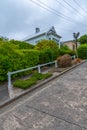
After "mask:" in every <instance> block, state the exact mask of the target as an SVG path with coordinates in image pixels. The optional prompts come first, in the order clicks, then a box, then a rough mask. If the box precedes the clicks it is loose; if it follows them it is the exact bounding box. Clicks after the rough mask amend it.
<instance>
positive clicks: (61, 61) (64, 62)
mask: <svg viewBox="0 0 87 130" xmlns="http://www.w3.org/2000/svg"><path fill="white" fill-rule="evenodd" d="M57 62H58V66H59V67H69V66H71V65H72V58H71V56H70V55H68V54H65V55H63V56H60V57H58V58H57Z"/></svg>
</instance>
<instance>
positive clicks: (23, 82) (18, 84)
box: [13, 72, 52, 89]
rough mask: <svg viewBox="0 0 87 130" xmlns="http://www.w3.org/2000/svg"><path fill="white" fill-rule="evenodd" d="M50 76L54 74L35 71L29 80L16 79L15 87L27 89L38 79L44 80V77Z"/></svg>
mask: <svg viewBox="0 0 87 130" xmlns="http://www.w3.org/2000/svg"><path fill="white" fill-rule="evenodd" d="M50 76H52V74H51V73H46V74H41V73H37V72H35V73H34V74H33V75H32V76H31V77H30V78H29V79H27V80H21V79H20V80H16V81H15V82H14V83H13V86H14V87H18V88H21V89H27V88H29V87H31V86H32V85H34V84H36V83H37V81H38V80H42V79H47V78H49V77H50Z"/></svg>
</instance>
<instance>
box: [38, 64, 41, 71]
mask: <svg viewBox="0 0 87 130" xmlns="http://www.w3.org/2000/svg"><path fill="white" fill-rule="evenodd" d="M38 73H41V69H40V65H38Z"/></svg>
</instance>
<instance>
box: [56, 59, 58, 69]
mask: <svg viewBox="0 0 87 130" xmlns="http://www.w3.org/2000/svg"><path fill="white" fill-rule="evenodd" d="M57 67H58V64H57V60H55V68H57Z"/></svg>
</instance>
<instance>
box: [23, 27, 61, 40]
mask: <svg viewBox="0 0 87 130" xmlns="http://www.w3.org/2000/svg"><path fill="white" fill-rule="evenodd" d="M44 34H46V35H48V34H54V35H56V36H57V37H59V38H61V36H60V35H58V34H57V32H56V30H55V28H54V26H52V27H51V28H50V29H48V30H44V31H40V32H38V33H35V34H33V35H31V36H27V37H25V38H24V39H23V41H27V40H30V39H33V38H35V37H39V36H41V35H44Z"/></svg>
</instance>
